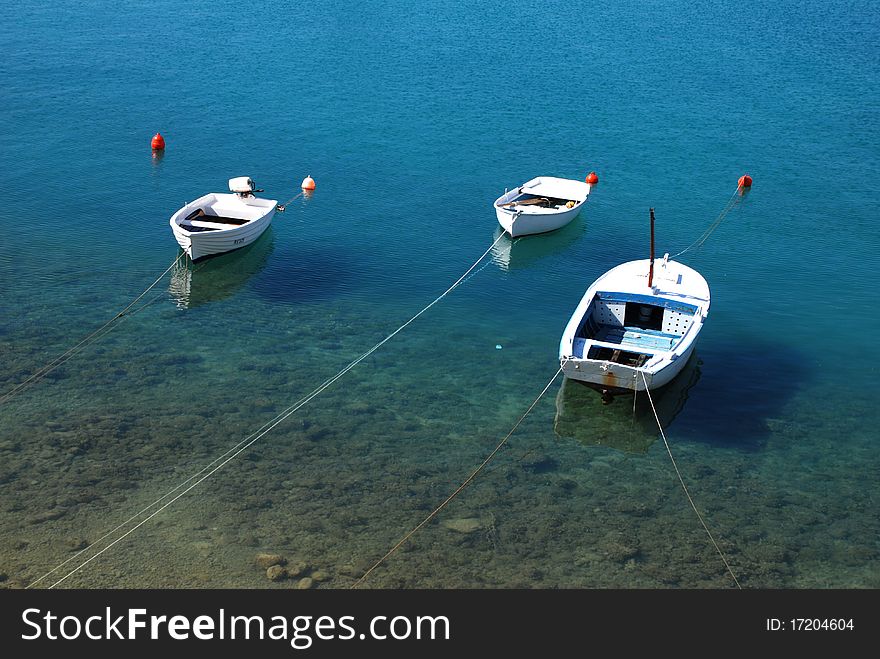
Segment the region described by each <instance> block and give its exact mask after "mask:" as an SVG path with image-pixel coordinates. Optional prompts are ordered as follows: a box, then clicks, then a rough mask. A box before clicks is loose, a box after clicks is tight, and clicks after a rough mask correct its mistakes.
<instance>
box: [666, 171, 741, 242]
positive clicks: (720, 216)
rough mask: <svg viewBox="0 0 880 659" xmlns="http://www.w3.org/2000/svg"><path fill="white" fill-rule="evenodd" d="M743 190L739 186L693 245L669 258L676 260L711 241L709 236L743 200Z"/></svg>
mask: <svg viewBox="0 0 880 659" xmlns="http://www.w3.org/2000/svg"><path fill="white" fill-rule="evenodd" d="M742 190H743V187H742V185H738V186H737V188H736V192H734V193H733V195H731V197H730V199H729V200H728V202H727V204H726V205H725V206H724V208H723V209H722V210H721V212H720V213H719V214H718V217H716V218H715V220H714V221H713V222H712V224H710V225H709V228H708V229H706V230H705V231H704V232H703V233H702V234H701V235H700V237H699V238H697V239H696V240H695V241H694V242H693V243H691V244H690V245H688V246H687V247H685V248H684V249H683V250H681V251H680V252H678V254H673V255H672V256H670V257H669V258H671V259H674V258H676V257H677V256H681V255H682V254H684V253H685V252H688V251H690V250H692V249H696V248H698V247H700V246H701V245H702V244H703V243H705V242H706V241H707V240H708V239H709V236H711V235H712V233H713V232H714V231H715V229H717V228H718V227H719V226H721V223H722V222H723V221H724V218H725V217H727V214H728V213H729V212H730V211H731V210H733V207H734V206H736V204H737V202H738V201H739V200H740V199H741V198H742V195H741V191H742Z"/></svg>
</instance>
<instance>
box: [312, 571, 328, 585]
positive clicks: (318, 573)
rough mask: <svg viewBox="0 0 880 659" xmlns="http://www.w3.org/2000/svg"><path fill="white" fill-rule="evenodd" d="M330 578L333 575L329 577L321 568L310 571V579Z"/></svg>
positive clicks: (324, 579) (323, 579)
mask: <svg viewBox="0 0 880 659" xmlns="http://www.w3.org/2000/svg"><path fill="white" fill-rule="evenodd" d="M332 578H333V577H331V576H330V575H329V574H327V573H326V572H324V571H323V570H316V571H315V572H312V579H314V580H315V581H318V582H321V581H330V579H332Z"/></svg>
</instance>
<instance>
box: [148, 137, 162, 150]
mask: <svg viewBox="0 0 880 659" xmlns="http://www.w3.org/2000/svg"><path fill="white" fill-rule="evenodd" d="M150 146H151V147H153V149H155V150H156V151H161V150H162V149H164V148H165V138H164V137H162V133H156V134H155V135H153V139H152V140H150Z"/></svg>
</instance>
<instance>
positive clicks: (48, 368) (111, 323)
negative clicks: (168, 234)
mask: <svg viewBox="0 0 880 659" xmlns="http://www.w3.org/2000/svg"><path fill="white" fill-rule="evenodd" d="M182 255H183V252H181V253H180V254H178V255H177V258H176V259H174V261H173V262H172V263H171V265H169V266H168V267H167V268H166V269H165V272H163V273H162V274H161V275H159V276H158V277H157V278H156V280H155V281H154V282H153V283H152V284H150V285H149V286H147V287H146V288H145V289H144V291H143V292H142V293H141V294H140V295H138V296H137V297H136V298H135V299H133V300H132V301H131V302H129V303H128V305H127V306H126V307H125V308H124V309H122V311H120V312H119V313H117V314H116V315H115V316H113V318H111V319H110V320H108V321H107V322H106V323H104V324H103V325H101V327H99V328H98V329H96V330H95V331H94V332H92V333H91V334H89V335H88V336H86V337H85V338H83V339H82V340H80V342H79V343H77V344H76V345H74V346H73V347H71V348H69V349H67V350H66V351H64V352H63V353H61V354H60V355H59V356H58V357H56V358H55V359H53V360H52V361H50V362H49V363H48V364H46V365H45V366H43V367H42V368H40V369H38V370H37V371H36V372H34V373H33V374H32V375H31V376H30V377H28V378H27V379H25V380H24V381H23V382H20V383H19V384H18V385H16V386H15V387H13V388H12V389H10V390H9V391H8V392H6V393H5V394H3V396H0V404H2V403H5V402H6V401H7V400H9V399H10V398H12V397H13V396H15V395H16V394H18V393H20V392H21V391H23V390H24V389H26V388H27V387H28V386H30V385H33V384H36V383H37V382H39V381H40V380H41V379H43V378H44V377H46V376H47V375H48V374H49V373H51V372H52V371H54V370H55V369H56V368H58V367H59V366H61V365H63V364H64V363H65V362H67V361H68V360H70V359H71V358H73V357H74V356H76V354H77V353H79V352H81V351H82V350H83V349H85V348H86V347H88V346H89V345H90V344H92V343H94V342H95V341H97V340H98V339H100V338H101V337H103V336H104V335H106V334H109V333H110V332H111V331H112V330H113V328H114V327H116V324H117V321H119V320H120V319H122V318H123V317H124V316H126V315H133V314H134V313H137V312H138V311H140V310H141V309H143V308H145V307H147V306H149V304H150V303H148V304H145V305H144V306H143V307H140V308H139V309H136V310H135V311H133V312H131V311H129V310H130V309H131V308H132V307H133V306H134V305H135V304H137V303H138V302H139V301H140V300H141V299H142V298H143V297H144V296H145V295H146V294H147V293H149V292H150V291H151V290H153V288H154V287H155V286H156V284H158V283H159V282H160V281H162V279H163V277H165V275H167V274H168V273H169V272H170V271H171V269H172V268H174V267H175V266H176V265H177V263H178V261H180V257H181V256H182Z"/></svg>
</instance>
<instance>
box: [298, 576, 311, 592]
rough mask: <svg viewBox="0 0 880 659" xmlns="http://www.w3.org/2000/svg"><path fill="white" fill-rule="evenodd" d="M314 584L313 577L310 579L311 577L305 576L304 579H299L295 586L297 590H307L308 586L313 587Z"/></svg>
mask: <svg viewBox="0 0 880 659" xmlns="http://www.w3.org/2000/svg"><path fill="white" fill-rule="evenodd" d="M314 585H315V581H314V579H311V578H309V577H306V578H305V579H300V580H299V581H298V582H297V584H296V587H297V588H298V589H299V590H308V589H309V588H313V587H314Z"/></svg>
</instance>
